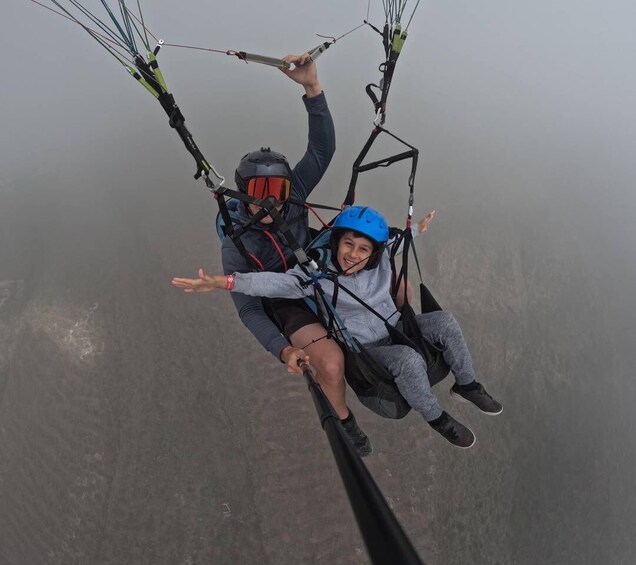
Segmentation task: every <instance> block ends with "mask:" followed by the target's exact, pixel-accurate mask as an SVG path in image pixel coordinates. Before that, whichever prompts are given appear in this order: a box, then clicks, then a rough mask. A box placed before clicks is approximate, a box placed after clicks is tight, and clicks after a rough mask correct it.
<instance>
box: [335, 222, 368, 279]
mask: <svg viewBox="0 0 636 565" xmlns="http://www.w3.org/2000/svg"><path fill="white" fill-rule="evenodd" d="M373 251H374V245H373V242H372V241H371V240H370V239H368V238H366V237H364V236H362V235H360V234H358V233H356V232H352V231H346V232H344V234H342V236H340V241H339V242H338V253H337V254H336V258H337V259H338V264H339V265H340V268H341V269H342V270H343V271H344V272H345V273H346V274H347V275H352V274H353V273H357V272H358V271H361V270H362V269H364V268H365V266H366V264H367V262H368V260H369V257H371V255H372V254H373Z"/></svg>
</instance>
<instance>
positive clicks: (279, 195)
mask: <svg viewBox="0 0 636 565" xmlns="http://www.w3.org/2000/svg"><path fill="white" fill-rule="evenodd" d="M290 189H291V181H290V180H289V179H286V178H283V177H256V178H251V179H249V180H248V181H247V194H248V196H251V197H253V198H259V199H261V200H265V199H266V198H268V197H269V196H273V197H274V198H275V199H276V201H278V202H286V201H287V199H288V198H289V192H290Z"/></svg>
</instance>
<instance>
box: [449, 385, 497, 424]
mask: <svg viewBox="0 0 636 565" xmlns="http://www.w3.org/2000/svg"><path fill="white" fill-rule="evenodd" d="M476 384H477V385H478V386H477V388H476V389H475V390H462V389H461V388H460V387H459V385H458V384H457V383H455V384H454V385H453V386H452V387H451V389H450V395H451V396H454V397H456V398H458V399H459V400H461V401H462V402H472V403H473V404H474V405H475V406H477V408H479V409H480V410H481V411H482V412H483V413H484V414H488V415H489V416H496V415H497V414H501V413H502V412H503V406H502V405H501V404H499V402H497V401H496V400H495V399H494V398H493V397H492V396H490V395H489V394H488V393H487V392H486V389H485V388H484V385H482V384H480V383H476Z"/></svg>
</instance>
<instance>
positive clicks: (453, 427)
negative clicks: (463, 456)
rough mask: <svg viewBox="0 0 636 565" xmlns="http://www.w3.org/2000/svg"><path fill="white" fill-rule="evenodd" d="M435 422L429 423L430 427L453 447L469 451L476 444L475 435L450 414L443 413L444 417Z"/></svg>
mask: <svg viewBox="0 0 636 565" xmlns="http://www.w3.org/2000/svg"><path fill="white" fill-rule="evenodd" d="M434 422H435V423H433V422H428V425H429V426H431V428H433V429H434V430H435V431H436V432H437V433H438V434H440V435H441V436H442V437H443V438H444V439H446V440H448V441H450V442H451V443H452V444H453V445H456V446H457V447H461V448H463V449H468V448H469V447H472V446H473V444H474V443H475V434H474V433H473V432H471V431H470V430H469V429H468V428H467V427H466V426H464V424H460V423H459V422H458V421H457V420H455V418H453V417H452V416H451V415H450V414H449V413H448V412H442V415H441V416H440V417H439V418H437V420H434Z"/></svg>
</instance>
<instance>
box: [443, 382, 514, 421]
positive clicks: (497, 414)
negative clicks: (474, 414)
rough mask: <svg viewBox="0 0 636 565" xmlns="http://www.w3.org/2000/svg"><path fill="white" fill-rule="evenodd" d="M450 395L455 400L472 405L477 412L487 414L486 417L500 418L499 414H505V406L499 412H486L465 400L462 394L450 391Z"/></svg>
mask: <svg viewBox="0 0 636 565" xmlns="http://www.w3.org/2000/svg"><path fill="white" fill-rule="evenodd" d="M450 395H451V396H452V397H453V398H456V399H457V400H459V401H461V402H466V403H468V404H472V405H473V406H474V407H475V408H477V410H479V411H480V412H481V413H482V414H486V416H499V414H501V413H502V412H503V406H502V407H501V410H499V412H486V411H485V410H482V409H481V408H480V407H479V406H477V405H476V404H474V403H472V402H471V401H470V400H467V399H465V398H464V397H463V396H462V395H461V394H457V393H456V392H455V391H454V390H453V389H451V390H450Z"/></svg>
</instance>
